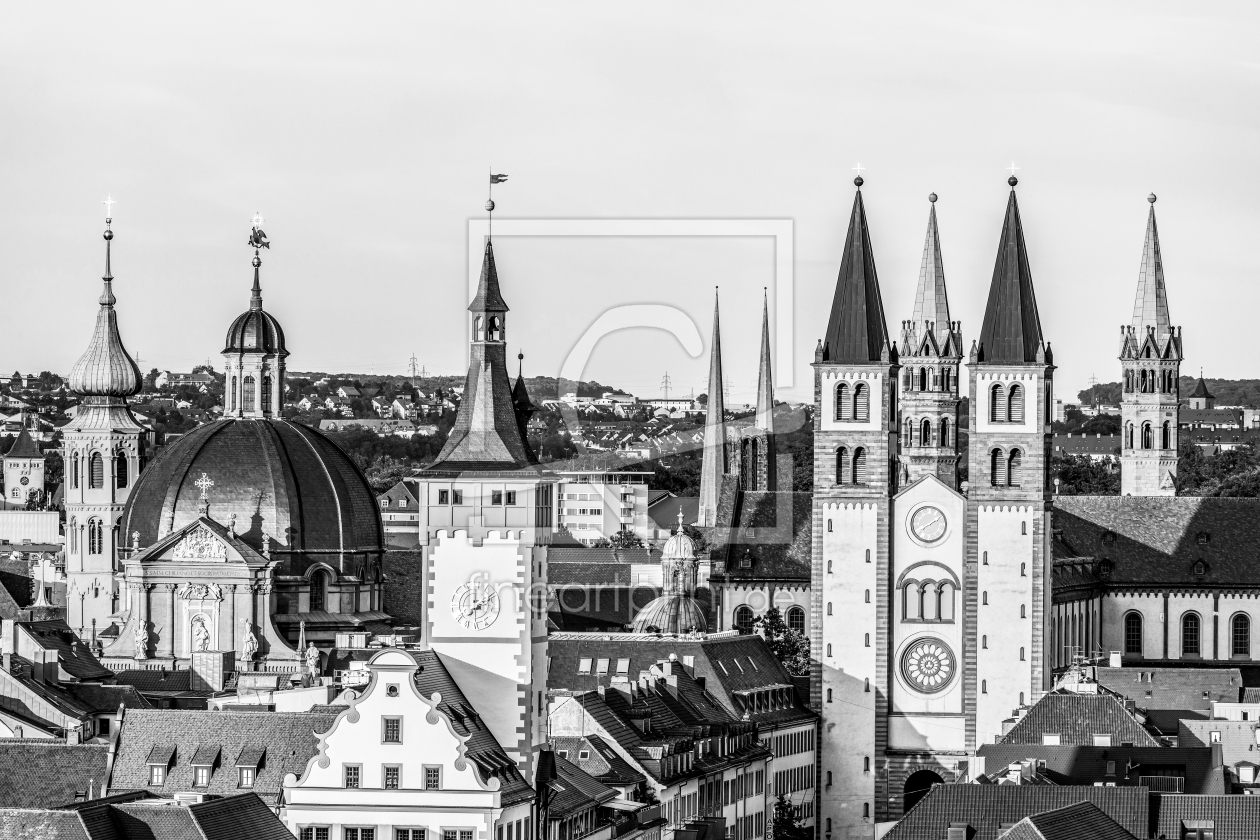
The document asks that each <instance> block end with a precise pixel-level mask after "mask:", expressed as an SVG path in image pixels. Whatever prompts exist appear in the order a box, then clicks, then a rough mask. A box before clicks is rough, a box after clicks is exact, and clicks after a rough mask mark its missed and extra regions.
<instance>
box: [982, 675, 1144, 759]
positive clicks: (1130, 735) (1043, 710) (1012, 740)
mask: <svg viewBox="0 0 1260 840" xmlns="http://www.w3.org/2000/svg"><path fill="white" fill-rule="evenodd" d="M1018 712H1019V714H1018V716H1017V717H1016V718H1015V719H1013V720H1011V721H1010V722H1009V723H1010V725H1009V726H1007V727H1006V731H1005V732H1004V733H1003V735H1002V737H1001V739H1000V740H998V742H997V743H998V744H1045V745H1047V746H1059V745H1063V746H1068V745H1076V746H1098V747H1109V746H1112V745H1113V744H1114V745H1116V746H1124V745H1131V746H1135V747H1159V746H1163V743H1162V742H1161V741H1160V739H1159V738H1158V737H1157V736H1156V735H1154V734H1152V733H1151V732H1150V731H1149V730H1148V729H1147V728H1146V720H1145V718H1144V717H1139V714H1138V712H1137V711H1136V707H1135V706H1134V705H1133V703H1132V702H1131V701H1127V700H1125V699H1123V698H1121V697H1117V696H1116V695H1114V694H1111V693H1110V692H1107V691H1105V690H1104V691H1099V692H1097V693H1081V692H1079V691H1068V690H1065V689H1057V690H1055V691H1052V692H1050V693H1048V694H1045V695H1043V696H1042V697H1041V698H1040V699H1039V700H1038V701H1037V702H1036V703H1034V704H1033V705H1032V706H1031V707H1029V708H1027V709H1019V710H1018Z"/></svg>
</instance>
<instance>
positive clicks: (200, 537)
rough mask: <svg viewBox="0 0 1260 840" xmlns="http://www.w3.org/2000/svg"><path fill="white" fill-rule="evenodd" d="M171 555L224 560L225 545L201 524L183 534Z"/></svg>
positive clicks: (177, 557) (186, 558)
mask: <svg viewBox="0 0 1260 840" xmlns="http://www.w3.org/2000/svg"><path fill="white" fill-rule="evenodd" d="M171 556H172V557H174V558H175V559H176V560H226V559H227V546H226V545H224V543H223V541H222V540H219V539H218V538H216V537H215V536H214V534H212V533H210V529H208V528H205V527H204V526H203V527H200V528H195V529H193V530H192V531H189V532H188V533H187V534H185V535H184V538H183V539H182V540H180V541H179V542H178V543H176V545H175V550H174V552H172V555H171Z"/></svg>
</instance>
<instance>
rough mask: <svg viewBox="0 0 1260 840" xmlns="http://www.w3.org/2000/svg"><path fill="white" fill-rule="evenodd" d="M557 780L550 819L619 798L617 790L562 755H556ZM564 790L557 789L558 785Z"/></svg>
mask: <svg viewBox="0 0 1260 840" xmlns="http://www.w3.org/2000/svg"><path fill="white" fill-rule="evenodd" d="M555 762H556V776H557V780H556V782H557V783H558V784H553V786H552V787H553V791H554V793H553V794H552V796H551V801H550V807H549V808H548V811H547V817H548V819H553V820H561V819H564V818H565V817H567V816H569V815H571V814H573V813H575V812H577V811H582V810H585V809H587V808H592V807H595V806H597V805H602V804H603V803H605V802H608V801H609V800H611V799H616V798H617V791H615V790H613V789H612V788H610V787H608V786H607V785H605V784H603V783H601V782H599V781H597V780H596V779H594V778H592V777H591V776H590V775H589V774H588V773H586V771H584V770H582V768H580V767H578V766H577V765H575V764H573V763H572V762H570V761H567V760H565V759H563V758H561V757H560V756H558V755H557V756H556V757H555ZM557 786H558V787H560V788H563V790H555V788H556V787H557Z"/></svg>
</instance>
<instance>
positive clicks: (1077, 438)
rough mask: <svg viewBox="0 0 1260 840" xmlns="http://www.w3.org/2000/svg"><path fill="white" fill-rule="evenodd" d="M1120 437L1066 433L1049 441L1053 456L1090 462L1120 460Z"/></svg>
mask: <svg viewBox="0 0 1260 840" xmlns="http://www.w3.org/2000/svg"><path fill="white" fill-rule="evenodd" d="M1120 440H1121V437H1120V435H1104V434H1101V433H1099V434H1092V435H1088V434H1083V433H1080V432H1076V433H1073V432H1066V433H1064V434H1056V435H1054V436H1053V438H1052V439H1051V443H1052V445H1053V447H1054V454H1055V455H1068V456H1071V457H1076V458H1082V457H1083V458H1089V459H1090V460H1091V461H1115V462H1119V460H1120V450H1121V446H1120Z"/></svg>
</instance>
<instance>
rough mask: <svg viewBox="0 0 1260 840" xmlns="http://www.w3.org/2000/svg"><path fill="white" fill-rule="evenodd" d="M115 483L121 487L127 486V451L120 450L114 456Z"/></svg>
mask: <svg viewBox="0 0 1260 840" xmlns="http://www.w3.org/2000/svg"><path fill="white" fill-rule="evenodd" d="M114 483H115V484H117V485H118V487H119V488H122V487H126V486H127V453H126V452H119V453H118V454H117V455H115V456H114Z"/></svg>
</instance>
